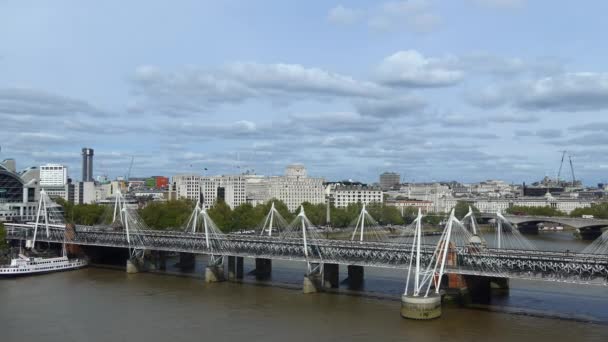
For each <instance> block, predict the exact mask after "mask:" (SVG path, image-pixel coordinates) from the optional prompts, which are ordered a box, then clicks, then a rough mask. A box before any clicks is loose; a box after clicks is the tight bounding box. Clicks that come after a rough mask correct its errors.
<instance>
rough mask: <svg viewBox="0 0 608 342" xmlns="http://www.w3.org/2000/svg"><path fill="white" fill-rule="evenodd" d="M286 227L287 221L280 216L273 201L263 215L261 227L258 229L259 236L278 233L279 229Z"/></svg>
mask: <svg viewBox="0 0 608 342" xmlns="http://www.w3.org/2000/svg"><path fill="white" fill-rule="evenodd" d="M286 227H287V221H285V219H284V218H283V216H281V213H279V211H278V210H277V208H275V206H274V202H272V204H271V205H270V211H269V212H268V214H266V217H264V221H263V223H262V227H261V229H260V236H273V235H272V234H275V236H276V235H277V234H279V233H280V232H281V230H284V229H285V228H286Z"/></svg>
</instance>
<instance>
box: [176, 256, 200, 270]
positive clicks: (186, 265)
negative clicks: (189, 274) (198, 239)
mask: <svg viewBox="0 0 608 342" xmlns="http://www.w3.org/2000/svg"><path fill="white" fill-rule="evenodd" d="M195 257H196V255H195V254H192V253H179V263H178V264H177V266H178V267H179V268H180V270H182V271H192V270H194V262H195Z"/></svg>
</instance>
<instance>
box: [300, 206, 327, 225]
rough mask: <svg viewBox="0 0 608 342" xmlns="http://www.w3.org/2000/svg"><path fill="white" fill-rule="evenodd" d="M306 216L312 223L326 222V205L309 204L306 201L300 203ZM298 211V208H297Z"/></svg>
mask: <svg viewBox="0 0 608 342" xmlns="http://www.w3.org/2000/svg"><path fill="white" fill-rule="evenodd" d="M302 206H303V207H304V212H305V213H306V217H308V219H309V220H310V222H312V224H314V225H317V226H321V225H325V224H326V223H327V207H326V205H325V204H323V203H319V204H311V203H308V202H304V203H302ZM298 212H299V209H298Z"/></svg>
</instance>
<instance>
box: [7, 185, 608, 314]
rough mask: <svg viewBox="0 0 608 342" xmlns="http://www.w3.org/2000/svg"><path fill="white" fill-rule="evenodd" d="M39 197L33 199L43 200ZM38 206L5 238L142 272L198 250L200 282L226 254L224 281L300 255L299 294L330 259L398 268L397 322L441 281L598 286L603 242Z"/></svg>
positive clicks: (428, 310) (428, 301)
mask: <svg viewBox="0 0 608 342" xmlns="http://www.w3.org/2000/svg"><path fill="white" fill-rule="evenodd" d="M43 198H46V197H45V196H41V201H49V199H43ZM40 207H43V208H45V212H44V213H42V215H40V213H39V215H38V217H39V219H41V220H37V222H32V223H23V224H6V227H7V231H8V234H7V238H8V239H9V240H13V241H26V242H27V243H26V245H30V246H32V248H35V246H36V243H41V242H48V243H58V244H61V243H69V244H71V245H79V246H84V247H86V246H97V247H113V248H124V249H127V250H129V259H128V260H127V271H128V272H137V271H140V270H143V269H144V268H145V264H146V259H148V260H149V258H151V257H152V256H151V255H152V254H151V253H150V252H151V251H154V252H156V253H157V254H158V253H166V252H178V253H182V254H185V255H196V254H206V255H209V264H208V267H207V268H206V271H205V278H206V281H210V282H211V281H221V280H223V279H224V272H225V267H224V259H227V260H228V272H229V277H232V278H237V279H238V278H242V276H243V258H254V259H256V269H257V268H259V269H260V271H261V272H268V273H269V272H270V270H271V266H270V265H271V260H272V259H279V260H291V261H302V262H304V263H305V264H306V270H305V276H304V282H303V290H304V292H305V293H311V292H317V291H319V290H322V289H323V288H324V287H337V286H338V280H339V279H338V270H339V267H338V265H347V266H348V270H349V281H354V282H362V279H363V274H364V272H363V268H364V267H384V268H393V269H399V270H403V271H404V272H405V273H406V274H407V280H406V284H405V291H404V294H403V296H402V315H403V316H404V317H407V318H416V319H424V318H434V317H438V316H439V315H440V314H441V292H440V289H441V288H442V286H443V287H448V288H449V287H457V288H459V289H462V288H467V287H468V288H469V289H470V290H471V291H477V290H479V291H487V290H488V289H489V287H490V282H492V281H493V282H498V283H500V284H502V286H508V282H507V280H508V279H509V278H520V279H534V280H542V281H552V282H569V283H574V284H592V285H604V286H605V285H608V253H606V252H605V249H606V246H608V243H605V242H606V241H605V240H606V239H608V238H606V239H602V240H601V241H599V242H598V244H596V246H595V247H597V248H594V250H592V251H584V252H581V253H570V252H568V253H560V252H549V251H539V250H536V249H534V247H533V246H532V245H531V244H530V243H528V242H526V241H525V240H522V239H523V237H522V236H521V235H520V234H519V232H518V231H517V229H514V228H513V227H511V226H510V223H509V221H508V220H507V219H506V218H505V217H503V216H502V215H500V214H499V215H498V218H499V220H498V223H499V224H498V228H497V234H496V238H497V243H491V242H487V241H484V240H483V239H482V238H481V237H479V236H478V235H477V234H476V226H475V222H476V221H475V218H474V217H473V213H472V211H469V214H467V216H465V218H463V220H458V219H456V218H455V216H454V214H453V212H452V214H451V215H450V218H449V220H448V222H447V224H446V226H445V228H444V230H443V232H442V235H441V236H440V237H438V238H437V237H435V238H434V239H430V241H426V240H424V239H423V234H422V231H423V227H422V214H421V213H419V214H418V217H417V218H416V220H415V221H414V223H412V224H411V225H410V226H408V227H406V228H405V229H403V230H402V231H401V233H400V235H399V236H398V237H395V238H386V236H384V235H383V230H382V228H381V227H378V226H377V225H375V222H374V221H373V218H371V216H370V215H369V214H368V213H367V211H366V209H365V206H364V207H363V209H362V211H361V213H360V215H359V217H358V219H357V223H356V225H355V227H353V230H352V235H351V239H350V240H332V239H327V238H324V237H323V236H322V235H321V234H319V231H318V228H316V227H314V226H313V225H312V224H311V223H310V221H309V220H308V218H307V217H306V214H305V213H304V210H303V209H302V210H301V211H300V213H299V214H298V216H297V217H296V219H295V220H294V221H293V222H292V223H291V224H289V225H287V226H284V227H280V225H279V223H280V222H284V220H282V218H281V217H280V214H279V213H278V211H276V209H275V208H274V206H273V207H272V208H271V210H270V212H269V213H268V215H267V217H266V218H265V220H264V223H263V225H262V228H261V230H260V232H259V235H257V234H256V235H243V234H223V233H222V232H221V231H220V230H219V229H218V228H217V227H216V226H215V224H214V223H213V221H212V220H211V218H210V217H209V216H208V215H207V212H206V211H205V210H204V209H202V208H201V206H200V204H197V205H196V206H195V209H194V210H193V213H192V215H191V218H190V220H189V222H188V225H187V227H186V229H185V230H184V231H156V230H150V229H148V228H147V227H145V225H144V224H143V223H142V221H141V219H139V218H138V217H137V214H136V212H134V211H130V210H128V209H127V208H126V207H124V204H122V202H121V201H120V198H118V197H117V201H116V203H115V209H114V220H115V222H114V224H113V225H107V226H76V227H74V226H71V225H67V226H66V225H64V224H57V219H52V218H51V216H52V215H50V214H48V213H47V212H46V211H47V208H49V207H50V208H52V204H45V203H41V205H40ZM38 221H43V222H42V223H40V222H38ZM117 223H119V224H117ZM38 230H42V231H41V232H38ZM373 237H375V239H374V238H373ZM427 240H429V239H427ZM594 252H599V253H594Z"/></svg>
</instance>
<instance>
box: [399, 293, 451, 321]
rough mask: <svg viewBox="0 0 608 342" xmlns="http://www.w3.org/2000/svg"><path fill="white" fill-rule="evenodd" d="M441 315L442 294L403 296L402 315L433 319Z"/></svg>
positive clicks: (411, 317)
mask: <svg viewBox="0 0 608 342" xmlns="http://www.w3.org/2000/svg"><path fill="white" fill-rule="evenodd" d="M440 316H441V296H440V295H438V294H435V293H433V294H430V295H429V296H428V297H424V296H409V295H403V296H401V317H403V318H410V319H433V318H438V317H440Z"/></svg>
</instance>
